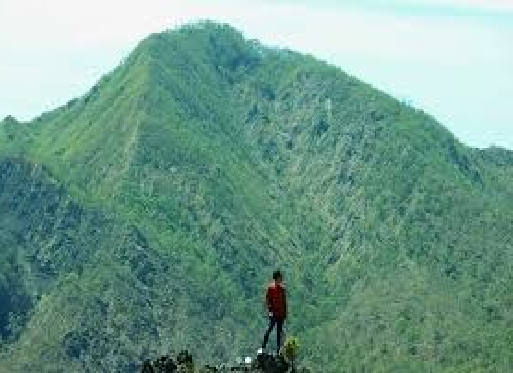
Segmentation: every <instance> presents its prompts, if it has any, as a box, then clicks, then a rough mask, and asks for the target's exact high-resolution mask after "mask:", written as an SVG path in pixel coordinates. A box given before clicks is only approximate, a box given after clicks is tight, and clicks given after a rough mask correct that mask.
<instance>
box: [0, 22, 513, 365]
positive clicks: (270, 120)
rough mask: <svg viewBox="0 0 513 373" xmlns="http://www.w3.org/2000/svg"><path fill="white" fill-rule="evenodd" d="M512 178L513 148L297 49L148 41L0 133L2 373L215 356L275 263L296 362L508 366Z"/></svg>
mask: <svg viewBox="0 0 513 373" xmlns="http://www.w3.org/2000/svg"><path fill="white" fill-rule="evenodd" d="M440 89H443V87H440ZM512 182H513V153H512V152H510V151H507V150H503V149H487V150H477V149H471V148H467V147H466V146H464V145H462V144H461V143H460V142H459V141H458V140H457V139H456V138H455V137H454V136H453V135H452V134H451V133H450V132H449V131H447V130H446V129H445V128H444V127H443V126H442V125H440V124H439V123H438V122H437V121H436V120H435V119H433V118H432V117H431V116H429V115H427V114H425V113H423V112H421V111H419V110H416V109H414V108H411V107H409V106H405V105H404V104H402V103H401V102H399V101H398V100H396V99H394V98H392V97H390V96H388V95H386V94H385V93H382V92H380V91H378V90H376V89H374V88H372V87H371V86H369V85H367V84H365V83H362V82H360V81H358V80H357V79H355V78H353V77H351V76H348V75H347V74H345V73H344V72H342V71H341V70H340V69H338V68H336V67H334V66H330V65H327V64H326V63H324V62H322V61H319V60H317V59H315V58H314V57H311V56H307V55H302V54H299V53H296V52H292V51H288V50H282V49H273V48H269V47H265V46H262V45H261V44H260V43H258V42H256V41H250V40H246V39H245V38H244V37H243V36H242V35H241V34H240V33H239V32H238V31H236V30H234V29H233V28H231V27H230V26H227V25H220V24H215V23H211V22H203V23H197V24H192V25H187V26H183V27H180V28H178V29H176V30H172V31H168V32H163V33H160V34H155V35H151V36H149V37H148V38H147V39H145V40H143V41H142V42H141V43H140V44H139V46H138V47H137V48H136V49H135V50H134V51H133V52H132V53H131V54H130V55H129V56H128V57H127V58H126V60H125V61H124V62H123V63H122V64H121V65H120V66H119V67H117V68H116V69H115V70H114V71H113V72H111V73H109V74H107V75H106V76H104V77H103V78H102V79H101V80H100V81H99V82H98V83H97V84H96V85H95V86H94V87H93V88H92V89H91V90H90V91H89V92H88V93H87V94H86V95H84V96H83V97H79V98H76V99H73V100H71V101H69V102H68V104H67V105H65V106H63V107H61V108H58V109H56V110H54V111H52V112H48V113H44V114H42V115H41V116H40V117H38V118H36V119H35V120H33V121H32V122H29V123H18V122H17V121H16V120H15V119H14V118H7V119H6V120H4V121H3V122H2V125H0V246H1V247H2V251H1V252H0V256H1V258H2V260H0V305H1V307H0V336H1V337H2V342H1V344H0V346H1V348H0V371H10V372H27V371H43V372H60V371H77V372H80V371H84V372H86V371H94V372H114V371H115V372H136V371H139V370H140V366H141V364H142V361H144V360H145V359H147V358H148V357H151V356H159V354H161V353H166V352H168V351H171V352H173V351H175V352H176V351H179V350H181V349H183V348H187V349H189V350H191V351H199V352H201V356H204V358H205V359H206V360H207V361H208V362H209V363H211V362H216V361H219V362H225V361H233V359H235V357H236V356H244V355H245V354H247V353H254V351H255V350H256V348H258V347H259V345H260V343H261V338H262V336H263V332H264V329H265V325H266V320H265V317H266V316H265V311H264V309H263V300H262V296H263V295H262V293H263V288H264V286H265V284H266V281H267V280H268V278H269V277H270V274H271V273H272V270H273V269H275V268H276V267H280V268H282V269H283V271H284V273H285V280H286V282H287V286H288V292H289V295H290V301H289V303H290V319H289V320H288V322H287V332H288V334H289V335H295V336H297V337H298V338H299V340H300V343H301V346H302V350H301V352H302V362H301V363H302V365H304V366H306V367H309V368H310V369H311V370H312V371H314V372H315V371H319V370H318V369H316V367H319V366H322V367H323V368H322V370H323V371H330V372H363V371H370V372H399V371H404V372H424V371H425V372H470V371H476V372H477V371H481V372H507V371H511V370H513V365H512V364H513V348H512V347H513V339H512V337H511V330H513V230H512V229H511V227H512V226H513V183H512Z"/></svg>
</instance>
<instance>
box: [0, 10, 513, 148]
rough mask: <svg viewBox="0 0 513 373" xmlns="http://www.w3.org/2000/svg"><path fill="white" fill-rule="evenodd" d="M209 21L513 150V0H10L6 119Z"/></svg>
mask: <svg viewBox="0 0 513 373" xmlns="http://www.w3.org/2000/svg"><path fill="white" fill-rule="evenodd" d="M200 19H211V20H214V21H220V22H227V23H230V24H231V25H232V26H234V27H236V28H238V29H240V30H242V31H243V32H244V33H245V34H246V36H248V37H250V38H258V39H260V40H261V41H262V42H264V43H266V44H270V45H276V46H282V47H288V48H291V49H295V50H299V51H302V52H307V53H312V54H314V55H315V56H317V57H319V58H321V59H324V60H327V61H328V62H330V63H332V64H335V65H337V66H339V67H341V68H342V69H343V70H345V71H346V72H349V73H351V74H353V75H355V76H357V77H358V78H360V79H362V80H364V81H366V82H368V83H370V84H372V85H374V86H376V87H378V88H380V89H382V90H384V91H386V92H388V93H390V94H392V95H394V96H395V97H397V98H399V99H401V100H404V101H407V102H409V103H411V104H413V105H414V106H416V107H419V108H422V109H424V110H425V111H427V112H428V113H430V114H432V115H434V116H435V117H436V118H437V119H438V120H439V121H440V122H441V123H442V124H443V125H445V126H446V127H448V128H449V129H450V130H451V131H452V132H453V133H454V134H455V135H456V136H457V137H458V138H459V139H460V140H462V141H463V142H464V143H466V144H468V145H471V146H477V147H487V146H490V145H497V146H503V147H507V148H510V149H513V110H511V104H512V103H513V102H512V101H513V84H512V83H513V79H512V78H513V74H512V71H513V48H512V47H511V40H513V2H510V1H507V0H504V1H502V0H487V1H486V0H388V1H385V0H359V1H357V0H346V1H335V0H319V1H314V0H303V1H292V0H281V1H271V0H248V1H245V2H243V3H242V2H240V1H239V2H236V1H233V0H217V1H206V0H192V1H185V0H171V1H165V0H148V1H146V2H144V3H142V2H133V3H129V2H122V1H119V0H113V1H110V2H104V1H99V0H90V1H88V2H73V3H72V2H66V1H64V0H48V1H44V2H43V1H39V0H18V1H16V2H13V1H9V0H0V50H1V51H2V54H1V58H0V118H3V117H5V116H7V115H13V116H15V117H17V118H18V119H21V120H29V119H31V118H32V117H34V116H37V115H39V114H40V113H41V112H43V111H48V110H51V109H53V108H55V107H57V106H59V105H62V104H64V103H65V102H66V101H68V100H69V99H71V98H73V97H76V96H79V95H82V94H84V93H85V92H86V91H87V90H88V89H89V88H90V87H91V86H92V85H93V84H94V83H95V82H96V81H97V80H98V79H99V78H100V77H101V76H102V75H103V74H105V73H108V72H109V71H110V70H112V69H113V68H114V67H115V66H116V65H117V64H118V63H119V62H120V61H121V59H122V58H123V57H125V56H126V55H127V54H128V53H129V52H130V51H131V50H132V49H133V48H134V47H135V46H136V45H137V43H138V42H139V41H140V40H141V39H142V38H144V37H145V36H147V35H148V34H150V33H152V32H159V31H163V30H165V29H168V28H172V27H176V26H177V25H181V24H184V23H187V22H192V21H196V20H200Z"/></svg>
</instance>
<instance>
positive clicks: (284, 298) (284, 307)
mask: <svg viewBox="0 0 513 373" xmlns="http://www.w3.org/2000/svg"><path fill="white" fill-rule="evenodd" d="M283 310H284V311H285V312H284V314H285V318H287V291H286V290H285V287H283Z"/></svg>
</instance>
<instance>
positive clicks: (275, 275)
mask: <svg viewBox="0 0 513 373" xmlns="http://www.w3.org/2000/svg"><path fill="white" fill-rule="evenodd" d="M273 280H274V281H276V282H282V280H283V275H282V274H281V271H279V270H276V271H274V272H273Z"/></svg>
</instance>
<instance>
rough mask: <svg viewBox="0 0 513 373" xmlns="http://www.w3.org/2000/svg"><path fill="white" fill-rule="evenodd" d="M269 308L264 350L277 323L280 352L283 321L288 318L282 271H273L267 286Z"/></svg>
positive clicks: (278, 348)
mask: <svg viewBox="0 0 513 373" xmlns="http://www.w3.org/2000/svg"><path fill="white" fill-rule="evenodd" d="M265 300H266V303H267V308H268V310H269V327H268V328H267V332H266V333H265V336H264V342H263V343H262V350H264V349H265V346H267V341H268V340H269V335H270V334H271V331H272V330H273V328H274V325H276V342H277V347H276V348H277V352H278V353H279V352H280V348H281V342H282V334H283V323H284V322H285V319H286V318H287V298H286V294H285V287H284V286H283V276H282V274H281V272H280V271H275V272H274V273H273V281H272V282H271V283H270V284H269V286H268V287H267V293H266V295H265Z"/></svg>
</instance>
